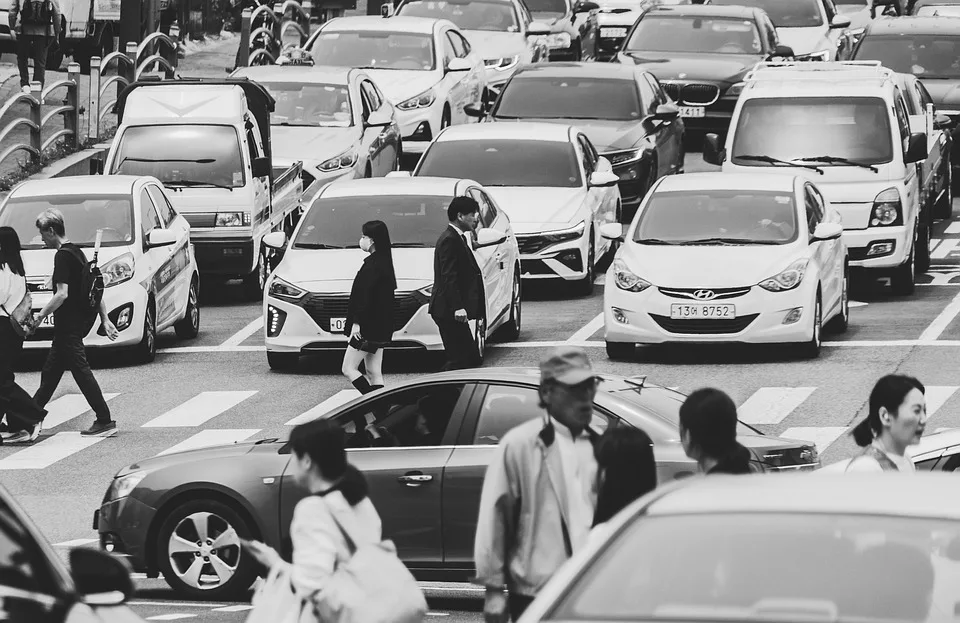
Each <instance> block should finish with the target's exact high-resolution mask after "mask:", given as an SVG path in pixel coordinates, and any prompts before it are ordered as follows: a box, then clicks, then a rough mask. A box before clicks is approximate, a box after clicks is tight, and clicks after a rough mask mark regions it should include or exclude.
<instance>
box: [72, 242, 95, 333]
mask: <svg viewBox="0 0 960 623" xmlns="http://www.w3.org/2000/svg"><path fill="white" fill-rule="evenodd" d="M102 237H103V231H102V230H97V241H96V243H95V245H94V249H93V259H92V260H90V261H89V262H88V261H87V256H86V255H84V253H83V251H81V250H80V248H79V247H76V246H73V245H71V246H70V247H69V248H68V249H67V251H70V252H72V253H73V255H74V257H76V258H77V259H78V260H79V261H80V264H81V266H82V267H83V268H82V269H81V271H80V293H81V296H80V300H81V301H82V303H81V304H78V306H79V307H80V308H81V309H82V310H83V311H82V314H83V316H82V318H81V320H82V321H83V323H84V324H83V326H85V327H86V329H87V331H89V330H90V328H91V327H93V322H94V320H96V318H97V314H99V313H100V302H101V301H102V300H103V273H102V272H100V266H98V264H97V257H98V256H99V255H100V240H101V238H102Z"/></svg>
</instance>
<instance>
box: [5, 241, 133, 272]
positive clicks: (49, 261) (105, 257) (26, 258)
mask: <svg viewBox="0 0 960 623" xmlns="http://www.w3.org/2000/svg"><path fill="white" fill-rule="evenodd" d="M31 242H32V241H31ZM132 246H133V244H129V245H125V246H122V247H100V255H99V256H98V257H97V263H98V264H99V265H100V267H101V268H103V267H104V266H106V265H107V264H109V263H110V261H111V260H113V259H115V258H117V257H120V256H121V255H123V254H124V253H128V252H129V251H130V248H131V247H132ZM83 252H84V254H85V255H86V256H87V258H88V259H91V260H92V259H93V249H92V248H90V249H86V248H85V249H83ZM56 254H57V251H56V250H55V249H26V250H24V251H21V253H20V255H21V256H22V257H23V269H24V271H26V273H27V279H30V280H33V279H36V278H38V277H43V278H46V277H49V276H50V275H52V274H53V257H54V256H55V255H56Z"/></svg>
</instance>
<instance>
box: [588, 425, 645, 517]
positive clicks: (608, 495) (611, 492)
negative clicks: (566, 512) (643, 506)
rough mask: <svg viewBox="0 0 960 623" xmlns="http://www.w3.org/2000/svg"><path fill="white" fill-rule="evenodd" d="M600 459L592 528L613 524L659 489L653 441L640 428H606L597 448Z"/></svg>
mask: <svg viewBox="0 0 960 623" xmlns="http://www.w3.org/2000/svg"><path fill="white" fill-rule="evenodd" d="M594 456H595V457H596V459H597V484H598V487H597V509H596V511H594V514H593V525H594V526H598V525H600V524H602V523H605V522H607V521H609V520H610V518H612V517H613V516H614V515H616V514H617V513H619V512H620V511H621V510H623V509H624V508H626V507H627V506H628V505H629V504H630V503H631V502H633V501H634V500H637V499H639V498H641V497H643V496H644V495H646V494H648V493H650V492H651V491H653V490H654V489H656V488H657V462H656V461H655V460H654V457H653V441H652V440H651V439H650V436H649V435H647V434H646V433H645V432H643V431H642V430H640V429H639V428H634V427H632V426H615V427H611V428H607V430H606V431H604V433H603V435H601V436H600V440H599V441H598V442H597V445H596V447H595V448H594Z"/></svg>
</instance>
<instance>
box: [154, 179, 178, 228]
mask: <svg viewBox="0 0 960 623" xmlns="http://www.w3.org/2000/svg"><path fill="white" fill-rule="evenodd" d="M147 192H148V193H150V197H151V198H152V199H153V203H154V205H155V206H156V207H157V209H158V210H159V211H160V218H161V219H163V226H164V227H170V224H171V223H173V220H174V219H175V218H177V211H176V210H174V209H173V206H172V205H171V204H170V201H169V200H168V199H167V197H166V195H164V194H163V191H161V190H160V187H159V186H155V185H153V184H150V185H149V186H147Z"/></svg>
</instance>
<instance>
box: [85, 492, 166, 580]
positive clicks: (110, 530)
mask: <svg viewBox="0 0 960 623" xmlns="http://www.w3.org/2000/svg"><path fill="white" fill-rule="evenodd" d="M156 514H157V510H156V509H155V508H152V507H150V506H147V505H146V504H144V503H143V502H141V501H140V500H137V499H136V498H132V497H125V498H120V499H119V500H113V501H110V502H104V503H103V504H101V505H100V508H99V509H98V510H97V511H96V513H95V514H94V528H95V529H96V530H97V532H98V533H99V534H100V548H101V549H103V550H106V551H109V552H111V553H113V554H116V555H118V556H122V557H124V558H126V559H127V562H129V563H130V566H131V567H133V570H134V571H136V572H140V573H144V572H146V573H148V574H153V577H156V575H155V574H156V572H157V569H156V568H151V561H150V559H149V555H150V551H149V547H148V545H147V534H148V532H149V528H150V524H151V523H152V522H153V519H154V517H155V516H156Z"/></svg>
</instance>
